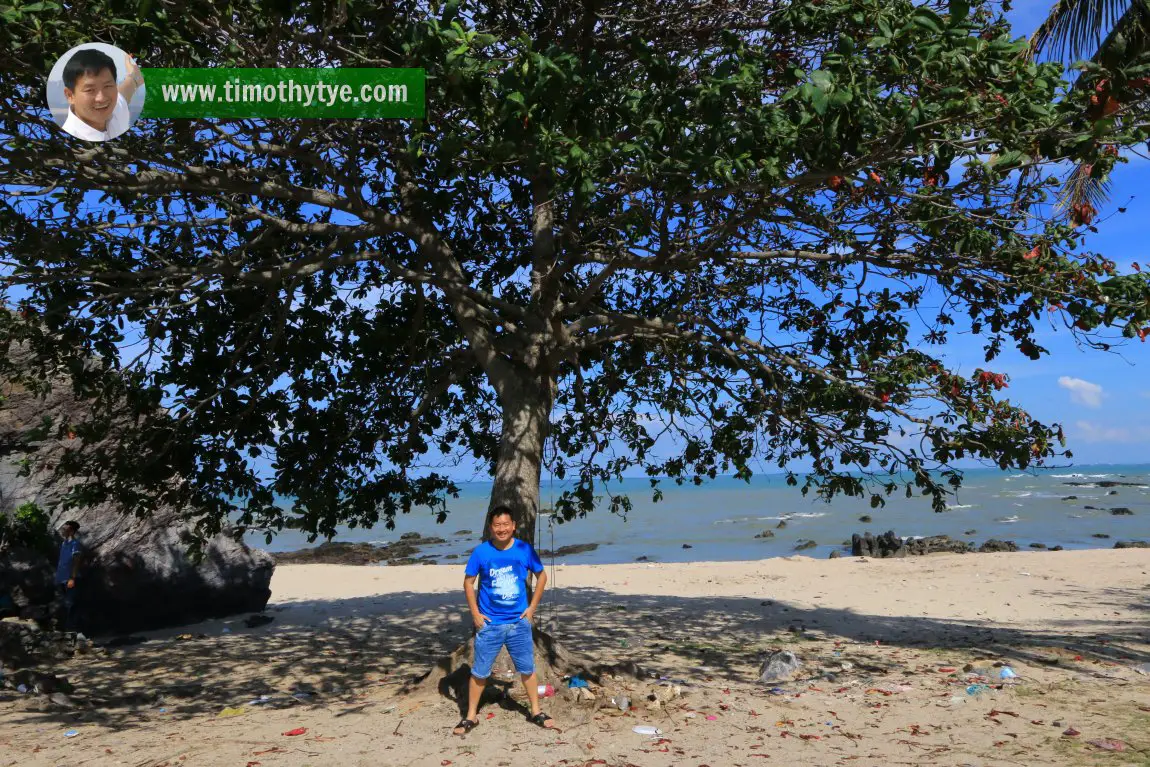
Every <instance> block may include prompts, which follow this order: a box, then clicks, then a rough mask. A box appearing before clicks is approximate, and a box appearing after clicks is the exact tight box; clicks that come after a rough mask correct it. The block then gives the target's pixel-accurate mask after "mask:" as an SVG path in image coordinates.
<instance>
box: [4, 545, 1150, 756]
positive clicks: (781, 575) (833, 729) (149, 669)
mask: <svg viewBox="0 0 1150 767" xmlns="http://www.w3.org/2000/svg"><path fill="white" fill-rule="evenodd" d="M461 581H462V566H451V567H448V566H411V567H383V568H380V567H346V566H334V565H292V566H281V567H280V568H278V569H277V570H276V574H275V577H274V580H273V582H272V588H273V596H272V601H271V603H270V604H269V605H268V610H267V613H266V614H267V615H270V616H273V617H274V620H273V621H272V622H270V623H268V624H266V625H262V626H258V627H254V628H250V627H247V626H245V625H244V622H243V621H244V617H245V616H237V617H235V618H232V619H227V620H223V621H212V622H206V623H202V624H197V625H195V626H187V627H183V628H179V629H171V630H166V631H160V632H151V633H149V634H145V635H141V636H142V637H143V638H144V639H145V641H142V642H139V643H136V644H130V645H125V646H121V647H117V648H111V649H107V650H102V651H97V652H93V653H90V654H87V655H83V656H77V657H76V658H75V659H73V660H72V661H70V662H68V663H66V664H64V665H63V666H61V667H57V668H55V669H53V670H54V671H55V673H57V674H61V675H65V676H67V677H68V678H69V680H70V681H71V682H72V683H73V684H74V685H75V687H76V691H75V693H74V695H73V696H72V699H73V702H74V703H75V707H74V708H73V707H67V706H64V705H59V704H58V703H52V702H51V701H50V700H49V699H48V698H46V697H44V696H31V695H23V696H22V695H19V694H18V693H15V692H13V691H3V692H0V765H38V764H45V765H48V764H51V765H130V766H132V767H146V766H151V767H165V766H166V767H176V765H237V766H239V767H257V766H258V767H279V766H280V765H329V764H331V765H335V764H338V765H346V766H348V767H350V766H351V765H441V767H442V766H443V765H449V764H450V765H518V764H530V765H620V766H622V765H642V766H644V767H645V766H646V765H692V767H694V766H696V765H709V766H710V767H720V766H722V765H758V764H762V763H764V762H766V763H775V764H817V765H821V764H826V765H834V764H857V765H872V764H873V765H879V764H883V765H887V764H915V765H918V764H931V765H933V764H947V765H980V766H981V765H1000V764H1001V765H1019V764H1022V765H1030V764H1040V763H1045V764H1066V765H1092V764H1100V765H1101V764H1107V765H1108V764H1145V763H1147V760H1150V735H1148V734H1147V733H1150V676H1147V675H1145V674H1143V673H1141V672H1140V669H1139V668H1138V666H1139V665H1140V664H1147V663H1148V662H1150V597H1148V596H1147V594H1148V591H1147V589H1148V587H1150V550H1145V549H1128V550H1112V551H1062V552H1019V553H1009V554H969V555H935V556H929V557H914V558H906V559H897V560H867V559H856V558H843V559H837V560H813V559H808V558H805V557H801V556H795V557H787V558H776V559H768V560H761V561H754V562H723V563H709V562H698V563H689V564H630V565H571V566H559V567H557V568H555V569H554V570H553V571H552V586H553V588H552V589H550V590H549V592H548V595H547V598H546V599H545V600H544V604H543V607H542V609H541V613H540V616H539V617H540V619H541V624H542V625H543V626H544V627H545V628H547V629H548V630H549V631H550V632H551V633H552V634H553V635H554V636H555V637H556V638H557V639H558V640H559V641H560V642H562V643H563V644H564V645H565V646H566V647H569V648H571V649H573V650H575V651H578V652H580V653H583V654H584V655H586V656H589V657H590V658H592V659H594V660H595V661H597V662H602V663H620V662H622V661H634V662H635V663H637V664H638V665H639V666H640V667H641V669H642V670H643V672H644V674H645V675H646V677H647V678H646V681H639V680H636V679H634V678H633V677H627V678H616V679H614V680H610V679H609V680H608V681H607V682H605V683H604V687H608V686H610V687H611V689H612V690H619V691H622V690H628V691H629V694H630V695H631V696H632V697H633V707H632V708H631V709H630V710H628V711H626V712H623V711H620V710H618V709H617V708H602V709H596V708H595V707H593V706H591V705H587V704H582V705H581V704H577V703H574V702H569V701H568V700H566V698H565V696H564V695H563V693H564V692H565V691H561V694H560V696H559V697H557V698H554V699H548V700H547V701H546V703H547V704H548V705H547V706H546V707H545V708H546V709H547V710H548V711H549V712H550V713H552V714H553V715H555V716H556V718H557V720H558V724H559V726H560V728H561V729H562V731H561V732H547V731H543V730H541V729H538V728H535V727H533V726H531V725H530V724H528V723H527V722H526V721H525V718H524V716H523V713H522V712H521V711H520V710H518V708H517V704H515V703H514V702H513V701H505V702H501V703H496V704H490V705H487V706H485V708H483V709H482V710H481V713H480V718H481V724H480V726H479V727H478V728H476V729H475V730H474V732H472V733H471V734H470V735H469V736H467V737H466V738H459V737H455V736H452V735H451V734H450V730H451V726H452V725H454V723H455V722H456V721H457V720H458V718H459V710H458V707H457V705H456V704H455V703H454V702H452V701H450V700H447V699H445V698H443V697H439V696H437V695H433V694H428V693H426V692H422V691H420V692H416V693H412V694H402V693H401V692H400V691H401V690H402V689H403V688H404V686H405V684H407V683H409V682H410V681H411V680H412V679H413V678H415V677H417V676H418V675H420V674H421V673H423V672H425V671H426V670H428V669H429V668H430V666H431V664H432V662H433V661H434V660H435V659H436V658H438V657H441V656H443V655H444V654H446V653H449V652H450V651H451V650H453V649H454V648H455V647H457V646H458V645H459V644H460V643H462V642H464V641H465V640H466V639H467V638H468V636H469V635H470V631H469V625H470V622H469V620H468V618H467V615H466V609H465V607H464V603H463V600H462V593H461V590H460V586H461ZM778 648H782V649H787V650H791V651H793V652H794V653H795V654H796V655H797V656H799V657H800V658H801V659H802V661H803V663H804V666H803V669H802V671H801V672H800V674H799V675H798V677H797V678H796V679H794V680H792V681H788V682H784V683H780V684H778V685H776V686H774V687H773V688H772V687H768V686H766V685H761V684H758V683H757V671H758V668H759V664H760V663H761V660H762V658H763V657H764V656H765V655H766V653H768V652H769V651H771V650H774V649H778ZM1004 666H1008V667H1009V668H1010V669H1011V670H1012V671H1013V672H1015V673H1016V674H1017V678H1016V679H1010V680H1007V682H1006V683H1004V682H1003V680H1002V679H1001V676H1002V674H1001V670H1002V668H1003V667H1004ZM968 667H969V671H968V670H967V668H968ZM1146 669H1150V666H1146ZM660 678H663V682H664V684H662V685H660ZM673 685H677V686H678V690H680V691H681V693H682V694H681V695H679V696H676V697H674V698H673V699H670V700H667V701H666V702H665V703H659V704H656V703H650V702H649V701H647V700H646V697H645V695H646V693H647V692H650V691H651V690H658V689H664V690H670V689H672V687H671V686H673ZM293 693H294V697H293ZM261 696H266V697H263V698H262V699H261ZM636 725H651V726H654V727H657V728H659V730H660V731H661V732H660V734H659V735H658V736H655V737H652V736H645V735H640V734H636V733H634V732H633V731H632V728H633V727H635V726H636ZM301 728H305V729H306V732H303V733H301V734H298V735H287V734H285V733H288V732H293V731H297V730H298V729H301ZM69 733H74V734H69ZM1076 733H1077V734H1076ZM767 760H770V761H769V762H767Z"/></svg>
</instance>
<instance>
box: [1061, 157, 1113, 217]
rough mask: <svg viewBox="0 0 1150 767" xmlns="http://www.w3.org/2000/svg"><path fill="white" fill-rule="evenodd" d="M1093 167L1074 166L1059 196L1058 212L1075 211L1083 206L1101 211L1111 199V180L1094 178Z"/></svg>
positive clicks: (1082, 164) (1080, 164)
mask: <svg viewBox="0 0 1150 767" xmlns="http://www.w3.org/2000/svg"><path fill="white" fill-rule="evenodd" d="M1090 171H1091V166H1090V165H1088V164H1086V163H1079V164H1078V165H1075V166H1074V169H1073V170H1071V171H1070V173H1069V175H1067V177H1066V181H1065V182H1064V183H1063V185H1062V190H1061V192H1059V194H1058V210H1060V211H1063V210H1066V211H1073V210H1074V209H1076V208H1079V209H1081V206H1082V205H1083V204H1086V205H1089V206H1090V207H1091V208H1092V209H1093V210H1101V209H1102V206H1103V205H1104V204H1105V203H1106V201H1107V200H1108V199H1110V180H1109V179H1106V178H1094V177H1092V176H1091V175H1090Z"/></svg>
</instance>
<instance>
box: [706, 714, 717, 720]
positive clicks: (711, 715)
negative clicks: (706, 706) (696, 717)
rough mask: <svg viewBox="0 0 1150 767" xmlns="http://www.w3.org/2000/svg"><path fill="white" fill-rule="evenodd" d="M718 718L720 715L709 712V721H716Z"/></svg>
mask: <svg viewBox="0 0 1150 767" xmlns="http://www.w3.org/2000/svg"><path fill="white" fill-rule="evenodd" d="M718 718H719V717H717V716H715V715H714V714H707V721H708V722H713V721H715V720H716V719H718Z"/></svg>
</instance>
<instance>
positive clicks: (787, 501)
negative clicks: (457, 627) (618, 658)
mask: <svg viewBox="0 0 1150 767" xmlns="http://www.w3.org/2000/svg"><path fill="white" fill-rule="evenodd" d="M965 477H966V478H965V481H964V484H963V488H962V489H961V490H960V491H959V494H958V496H957V497H956V498H954V499H953V500H952V501H951V503H950V509H949V510H948V511H947V512H945V513H942V514H937V513H935V512H933V511H932V510H931V508H930V503H929V499H928V498H923V497H915V498H911V499H907V498H905V497H904V496H901V495H899V494H897V493H896V494H895V496H892V497H890V498H888V499H887V503H886V506H885V508H877V509H872V508H870V504H869V501H868V500H867V499H858V498H836V499H835V500H834V501H833V502H831V503H830V504H828V503H825V502H823V501H820V500H814V499H811V498H804V497H803V496H802V495H801V494H800V492H799V490H798V489H797V488H792V487H788V486H787V485H786V483H785V481H784V477H783V476H782V475H762V476H756V477H754V478H753V479H752V480H751V482H750V483H749V484H748V483H746V482H743V481H741V480H736V479H733V478H730V477H720V478H718V479H716V480H713V481H711V482H709V483H706V484H704V485H702V486H694V485H683V486H681V487H680V486H676V485H674V484H673V483H670V482H666V481H664V482H663V484H662V488H663V491H664V498H663V500H662V501H660V502H658V503H653V502H652V501H651V493H650V489H649V487H650V486H649V483H648V481H647V480H646V479H628V480H624V481H623V482H621V483H616V484H613V485H612V486H611V487H610V491H611V492H612V493H626V494H628V495H630V497H631V499H632V501H633V502H634V510H633V511H632V512H631V513H630V514H629V515H627V517H626V518H624V517H621V516H617V515H613V514H611V513H610V512H608V511H606V510H605V504H604V509H603V510H599V511H596V512H595V513H593V514H590V515H588V516H587V517H585V518H583V519H576V520H574V521H572V522H566V523H557V522H554V521H552V520H551V519H549V518H543V519H541V522H540V526H539V535H538V540H537V546H538V548H541V549H556V548H558V547H560V546H568V545H572V544H578V543H598V544H600V546H599V548H598V549H597V550H595V551H592V552H587V553H583V554H576V555H571V556H567V557H564V558H562V560H561V561H563V562H567V563H570V564H592V563H594V564H605V563H617V562H632V561H634V560H635V559H636V558H638V557H647V558H648V559H649V560H650V561H655V562H684V561H692V560H747V559H761V558H764V557H779V556H788V555H790V554H793V553H794V550H795V546H796V545H797V544H798V543H799V542H800V540H813V541H815V542H816V543H817V544H818V545H817V547H815V548H813V549H808V550H807V551H804V552H803V554H804V555H806V556H812V557H821V558H825V557H827V556H828V555H829V554H830V552H831V551H832V550H834V549H841V548H842V545H843V544H844V543H845V542H848V541H849V540H850V537H851V533H855V532H859V533H861V532H864V531H867V530H869V531H870V532H872V533H876V534H877V533H880V532H884V531H886V530H894V531H895V533H896V534H898V535H900V536H903V537H907V536H924V535H937V534H942V533H945V534H947V535H950V536H951V537H953V538H960V539H965V540H972V541H975V542H977V543H979V544H981V543H982V542H983V541H985V540H986V539H988V538H999V539H1008V540H1013V541H1015V542H1016V543H1018V545H1019V546H1021V547H1023V548H1026V547H1028V545H1029V544H1031V543H1044V544H1046V545H1047V546H1055V545H1061V546H1063V547H1065V548H1067V549H1085V548H1111V547H1113V545H1114V543H1115V542H1116V541H1119V540H1150V464H1135V465H1091V466H1074V467H1070V468H1059V469H1050V470H1044V471H1039V472H1017V471H1016V472H1002V471H999V470H997V469H970V470H967V471H966V472H965ZM1102 482H1122V483H1130V484H1124V485H1120V486H1115V487H1103V486H1101V485H1100V484H1099V483H1102ZM1071 483H1075V484H1071ZM461 488H462V494H461V495H460V497H459V498H458V499H456V500H451V501H449V502H448V510H449V512H450V513H449V515H448V518H447V521H446V522H445V523H444V524H442V525H439V524H436V522H435V517H434V512H433V511H432V510H430V509H422V510H416V511H413V512H412V513H411V514H407V515H402V516H400V517H398V518H397V519H396V525H395V529H394V530H387V529H386V528H384V527H383V526H382V525H381V526H378V527H376V528H374V529H371V530H363V529H354V530H342V531H340V534H339V535H338V536H337V537H336V539H335V540H339V541H370V542H374V543H380V544H384V543H390V542H393V541H395V540H397V539H398V538H399V536H400V535H401V534H403V533H408V532H417V533H420V534H421V535H423V536H432V535H434V536H438V537H441V538H446V539H447V541H448V542H447V543H444V544H438V545H433V546H427V547H425V548H424V549H423V550H422V551H421V552H420V556H430V557H434V559H435V560H436V561H443V559H442V558H443V557H444V556H446V555H449V554H463V553H466V552H467V551H469V550H470V549H471V548H472V547H473V546H474V545H475V544H476V542H477V540H478V533H479V531H480V529H481V527H482V520H483V515H484V512H485V511H486V508H487V498H488V494H489V493H490V489H491V483H490V482H469V483H464V484H462V485H461ZM560 490H561V486H560V485H559V483H557V482H555V483H550V482H548V481H547V480H546V479H544V482H543V489H542V506H544V507H547V506H548V504H549V499H550V498H552V497H554V496H557V495H558V494H559V492H560ZM1068 496H1076V498H1074V499H1071V500H1064V499H1066V498H1067V497H1068ZM1087 506H1093V507H1094V508H1093V509H1088V508H1086V507H1087ZM1113 508H1125V509H1129V510H1130V511H1131V512H1132V513H1131V514H1122V515H1115V514H1112V513H1111V511H1110V509H1113ZM864 514H869V515H871V516H872V517H873V521H872V522H871V523H869V524H867V523H862V522H860V521H858V518H859V517H860V516H862V515H864ZM780 521H785V522H786V526H785V528H782V529H779V528H777V525H778V524H779V522H780ZM767 529H769V530H772V531H773V532H774V533H775V535H774V537H773V538H768V539H756V538H755V534H756V533H759V532H762V531H763V530H767ZM463 530H470V531H473V532H471V533H460V532H459V531H463ZM968 530H974V531H975V532H974V533H973V534H970V535H966V534H965V533H966V531H968ZM457 533H458V534H457ZM1095 534H1102V535H1107V536H1109V538H1104V539H1102V538H1095V537H1093V536H1094V535H1095ZM249 542H250V543H251V544H252V545H253V546H256V547H259V548H267V549H270V550H272V551H291V550H295V549H299V548H305V547H307V546H309V545H315V544H309V543H308V542H307V540H306V538H305V537H304V536H302V535H300V534H299V533H297V532H295V531H284V532H283V533H281V534H279V535H278V536H277V537H276V538H275V539H274V540H273V542H272V544H271V545H270V546H268V545H265V543H264V540H263V536H262V535H261V536H257V535H254V534H253V535H252V536H251V537H250V541H249ZM683 544H688V545H689V546H690V547H691V548H683ZM448 561H455V560H448Z"/></svg>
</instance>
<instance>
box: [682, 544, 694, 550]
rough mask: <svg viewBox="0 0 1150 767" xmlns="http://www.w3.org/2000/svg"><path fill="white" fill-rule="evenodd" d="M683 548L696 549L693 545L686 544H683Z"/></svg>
mask: <svg viewBox="0 0 1150 767" xmlns="http://www.w3.org/2000/svg"><path fill="white" fill-rule="evenodd" d="M683 548H684V549H693V548H695V547H694V546H692V545H691V544H689V543H684V544H683Z"/></svg>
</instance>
